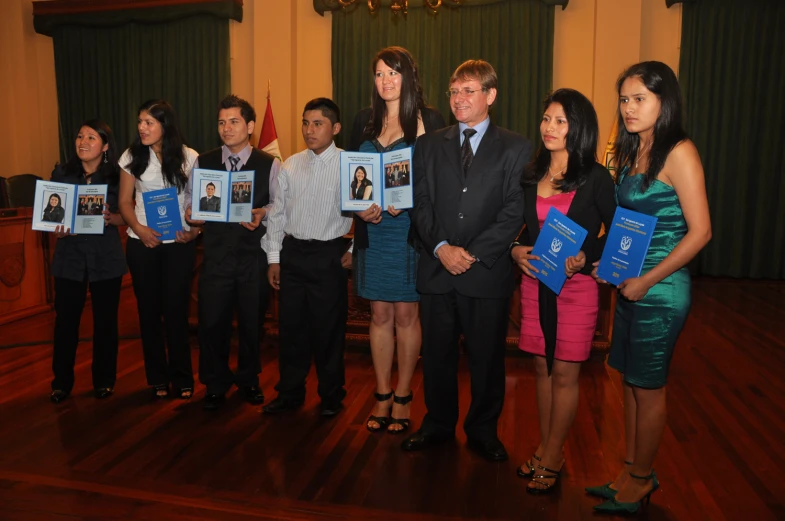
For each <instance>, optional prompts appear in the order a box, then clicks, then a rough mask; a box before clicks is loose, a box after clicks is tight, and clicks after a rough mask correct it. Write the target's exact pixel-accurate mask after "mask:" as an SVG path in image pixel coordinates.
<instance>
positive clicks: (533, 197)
mask: <svg viewBox="0 0 785 521" xmlns="http://www.w3.org/2000/svg"><path fill="white" fill-rule="evenodd" d="M614 190H615V189H614V185H613V177H611V174H610V172H608V170H607V169H606V168H605V167H603V166H602V165H600V164H599V163H595V164H594V165H593V166H592V168H591V171H590V172H589V173H588V176H587V178H586V181H585V183H584V184H583V185H582V186H580V187H579V188H578V189H577V190H576V191H575V198H573V200H572V204H571V205H570V209H569V210H568V211H567V217H569V218H570V219H572V220H573V221H575V222H576V223H577V224H579V225H580V226H581V227H582V228H584V229H585V230H586V231H587V232H588V233H587V235H586V241H585V242H584V243H583V247H582V248H581V250H583V253H585V254H586V265H585V266H584V267H583V269H582V270H581V273H583V274H584V275H591V272H592V269H593V268H594V267H593V266H592V263H593V262H595V261H598V260H599V259H600V257H601V256H602V250H603V248H604V246H605V237H606V235H603V236H602V237H601V238H598V237H597V235H598V234H599V233H600V228H601V226H602V225H603V224H604V225H605V229H606V230H608V229H609V228H610V225H611V221H613V214H614V212H616V200H615V196H614ZM523 200H524V207H525V211H524V222H525V223H526V229H525V230H524V231H523V232H522V233H521V236H520V237H519V239H518V241H519V242H520V243H521V244H526V245H530V246H531V245H533V244H534V242H535V241H536V240H537V237H538V236H539V235H540V221H539V220H538V219H537V185H536V184H534V185H527V186H525V187H524V189H523Z"/></svg>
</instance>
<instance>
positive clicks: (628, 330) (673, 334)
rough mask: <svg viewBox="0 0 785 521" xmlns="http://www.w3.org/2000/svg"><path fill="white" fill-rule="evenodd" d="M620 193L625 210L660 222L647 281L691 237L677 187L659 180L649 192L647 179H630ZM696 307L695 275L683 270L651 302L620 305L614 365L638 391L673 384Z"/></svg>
mask: <svg viewBox="0 0 785 521" xmlns="http://www.w3.org/2000/svg"><path fill="white" fill-rule="evenodd" d="M620 175H621V176H622V179H621V181H620V183H619V184H618V185H617V187H616V199H617V202H618V204H619V206H621V207H623V208H627V209H630V210H633V211H635V212H640V213H643V214H646V215H651V216H654V217H656V218H657V226H656V227H655V229H654V235H653V236H652V239H651V245H650V246H649V251H648V253H647V254H646V260H645V261H644V263H643V269H642V270H641V275H643V274H644V273H647V272H648V271H649V270H651V269H652V268H653V267H654V266H656V265H657V264H658V263H659V262H660V261H662V260H663V259H664V258H665V257H666V256H667V255H668V254H669V253H670V252H671V251H673V249H674V248H675V247H676V245H677V244H678V243H679V241H681V240H682V238H683V237H684V235H685V234H686V233H687V222H686V221H685V220H684V214H683V213H682V210H681V205H680V204H679V198H678V196H677V195H676V191H675V190H674V189H673V187H672V186H670V185H668V184H666V183H663V182H662V181H659V180H655V181H653V182H652V183H651V185H649V188H648V189H647V190H646V191H645V192H641V184H642V183H643V180H644V179H645V177H646V176H645V175H642V174H639V175H634V176H627V175H625V172H622V173H621V174H620ZM691 303H692V291H691V283H690V274H689V272H688V271H687V268H686V267H684V268H681V269H680V270H678V271H676V272H675V273H673V274H671V275H670V276H668V277H666V278H665V279H663V280H662V281H660V282H658V283H657V284H655V285H654V286H653V287H652V288H651V289H650V290H649V292H648V293H647V294H646V296H645V297H644V298H643V299H641V300H639V301H637V302H630V301H628V300H625V299H624V298H623V297H621V295H619V298H618V299H617V303H616V314H615V318H614V322H613V340H612V341H611V352H610V355H609V356H608V365H610V366H611V367H613V368H614V369H616V370H618V371H619V372H621V373H623V374H624V381H625V382H627V383H628V384H630V385H634V386H636V387H643V388H647V389H656V388H658V387H662V386H664V385H665V384H666V383H667V380H668V368H669V366H670V361H671V357H672V356H673V347H674V345H675V344H676V340H677V339H678V337H679V334H680V333H681V330H682V328H683V327H684V323H685V322H686V320H687V315H688V314H689V312H690V305H691Z"/></svg>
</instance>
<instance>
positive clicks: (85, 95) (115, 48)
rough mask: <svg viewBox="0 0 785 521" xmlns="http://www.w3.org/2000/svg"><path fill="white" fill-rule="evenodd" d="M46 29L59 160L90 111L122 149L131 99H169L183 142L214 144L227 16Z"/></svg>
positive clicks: (134, 104)
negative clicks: (50, 50)
mask: <svg viewBox="0 0 785 521" xmlns="http://www.w3.org/2000/svg"><path fill="white" fill-rule="evenodd" d="M52 34H53V39H54V51H55V71H56V76H57V80H56V81H57V102H58V108H59V113H60V117H59V125H60V159H61V161H65V160H66V159H67V158H68V157H70V155H71V154H72V153H73V149H74V145H73V143H74V141H73V140H74V138H75V137H76V131H77V130H78V125H79V124H80V123H81V122H82V121H84V120H85V119H89V118H94V117H98V118H101V119H103V120H105V121H106V122H107V123H108V124H109V126H111V127H112V130H113V131H114V133H115V137H116V139H117V146H118V148H119V149H120V150H121V151H122V150H124V149H125V148H126V147H127V146H128V145H129V144H130V143H131V141H132V140H133V139H134V138H135V136H136V117H137V113H136V111H137V109H138V108H139V105H141V104H142V103H143V102H144V101H146V100H148V99H151V98H162V99H165V100H167V101H169V102H170V103H171V104H172V106H173V107H174V109H175V111H176V112H177V115H178V117H179V120H180V126H181V128H182V131H183V134H184V136H185V139H186V141H187V143H188V145H189V146H191V147H192V148H194V149H196V150H197V151H199V152H203V151H205V150H208V149H210V148H213V147H216V146H218V145H219V144H220V140H219V137H218V133H217V132H216V126H215V117H216V114H215V110H216V106H217V105H218V102H219V101H220V100H221V98H223V97H224V96H226V95H227V94H229V92H230V89H231V77H230V59H229V20H228V19H226V18H218V17H215V16H207V15H198V16H190V17H187V18H183V19H179V20H174V21H169V22H167V23H159V24H153V25H148V24H143V25H142V24H137V23H125V24H122V25H119V26H115V27H83V26H73V25H67V26H62V27H57V28H56V29H55V30H54V31H53V33H52Z"/></svg>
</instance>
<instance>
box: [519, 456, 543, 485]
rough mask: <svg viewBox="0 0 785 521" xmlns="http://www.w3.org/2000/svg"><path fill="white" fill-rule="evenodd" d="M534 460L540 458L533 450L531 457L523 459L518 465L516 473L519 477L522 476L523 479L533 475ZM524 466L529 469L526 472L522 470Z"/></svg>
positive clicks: (539, 459)
mask: <svg viewBox="0 0 785 521" xmlns="http://www.w3.org/2000/svg"><path fill="white" fill-rule="evenodd" d="M534 460H537V461H540V462H542V459H541V458H540V457H539V456H538V455H537V453H536V452H535V453H534V454H533V455H532V457H531V459H530V460H529V461H525V462H524V463H523V465H521V466H520V467H518V471H517V472H516V474H518V477H519V478H524V479H525V478H530V477H532V476H534ZM524 467H526V468H527V469H529V471H528V472H524V470H523V468H524Z"/></svg>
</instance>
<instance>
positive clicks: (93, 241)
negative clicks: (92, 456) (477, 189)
mask: <svg viewBox="0 0 785 521" xmlns="http://www.w3.org/2000/svg"><path fill="white" fill-rule="evenodd" d="M75 148H76V151H75V152H76V153H75V154H74V155H73V156H72V157H71V159H69V160H68V162H67V163H66V164H65V165H57V166H56V167H55V169H54V172H52V181H55V182H58V183H69V184H75V185H84V184H105V185H107V195H106V208H104V209H103V215H104V225H105V229H104V233H103V235H72V234H71V233H70V232H71V230H70V229H63V226H58V227H57V228H56V229H55V236H56V237H57V239H58V240H57V245H56V246H55V253H54V258H53V259H52V267H51V270H52V276H53V277H54V280H55V313H56V315H55V334H54V349H53V353H52V372H53V373H54V379H53V380H52V393H51V394H50V395H49V398H50V399H51V400H52V401H53V402H55V403H59V402H61V401H63V400H65V399H66V398H67V397H68V395H69V394H71V390H72V389H73V387H74V362H75V359H76V348H77V346H78V344H79V322H80V321H81V319H82V311H84V306H85V300H86V298H87V290H88V288H89V290H90V296H91V300H92V308H93V366H92V372H93V389H94V391H95V396H96V398H107V397H109V396H111V395H112V393H113V392H114V385H115V380H116V377H117V345H118V340H117V334H118V333H117V311H118V308H119V306H120V287H121V284H122V279H123V275H124V274H125V273H126V271H127V270H126V266H125V259H124V255H123V245H122V243H121V242H120V234H119V233H118V231H117V227H118V226H122V225H124V224H125V221H124V220H123V217H122V216H121V215H120V214H119V213H118V208H117V191H118V183H119V176H118V168H117V147H116V145H115V140H114V134H112V129H111V128H109V126H108V125H107V124H106V123H104V122H103V121H100V120H97V119H91V120H88V121H85V122H84V123H82V125H81V127H80V129H79V133H78V134H77V136H76V140H75Z"/></svg>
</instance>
